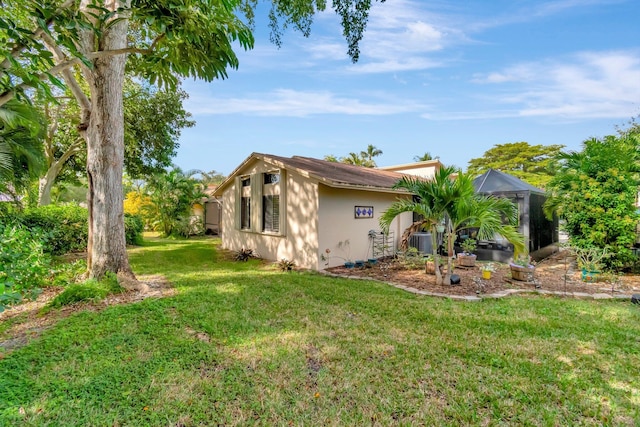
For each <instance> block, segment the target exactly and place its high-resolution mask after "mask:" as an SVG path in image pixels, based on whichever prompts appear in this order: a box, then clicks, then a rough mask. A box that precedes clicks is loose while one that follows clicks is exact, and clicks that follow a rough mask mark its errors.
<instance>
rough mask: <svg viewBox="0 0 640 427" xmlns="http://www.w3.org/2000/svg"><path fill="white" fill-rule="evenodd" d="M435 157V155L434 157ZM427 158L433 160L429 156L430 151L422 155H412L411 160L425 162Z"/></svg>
mask: <svg viewBox="0 0 640 427" xmlns="http://www.w3.org/2000/svg"><path fill="white" fill-rule="evenodd" d="M436 159H437V157H436ZM427 160H433V157H432V156H431V153H429V152H428V151H427V152H426V153H424V154H423V155H422V156H414V157H413V161H415V162H426V161H427Z"/></svg>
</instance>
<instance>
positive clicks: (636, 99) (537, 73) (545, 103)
mask: <svg viewBox="0 0 640 427" xmlns="http://www.w3.org/2000/svg"><path fill="white" fill-rule="evenodd" d="M473 82H475V83H480V84H483V85H485V86H486V87H491V88H495V90H493V91H492V95H491V96H485V101H486V103H487V104H488V105H494V106H496V108H494V109H493V110H492V109H491V108H489V109H486V110H483V111H481V112H478V113H469V112H460V113H446V114H443V115H441V116H440V117H439V118H440V119H442V118H444V117H445V116H446V118H448V119H456V120H457V119H460V118H472V117H474V116H475V117H477V118H498V117H509V116H510V117H523V116H528V117H530V116H547V117H554V118H561V119H585V118H629V117H631V116H634V115H636V114H637V113H638V110H639V108H640V85H638V82H640V57H639V55H638V52H630V51H608V52H586V53H581V54H577V55H575V56H574V57H572V58H569V59H568V60H566V61H565V62H559V61H558V60H553V61H546V62H541V63H534V62H531V63H525V64H518V65H515V66H512V67H509V68H506V69H505V70H502V71H496V72H491V73H488V74H486V75H484V76H482V75H477V76H475V77H474V79H473ZM505 105H511V106H512V108H511V109H508V110H505V108H504V107H505ZM509 111H510V113H509ZM424 117H426V118H432V119H435V118H438V117H436V116H433V115H428V116H424Z"/></svg>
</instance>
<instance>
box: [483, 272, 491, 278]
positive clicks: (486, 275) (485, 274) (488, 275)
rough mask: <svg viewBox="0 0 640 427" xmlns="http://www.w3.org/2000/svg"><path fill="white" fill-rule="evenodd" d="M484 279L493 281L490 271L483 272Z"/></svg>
mask: <svg viewBox="0 0 640 427" xmlns="http://www.w3.org/2000/svg"><path fill="white" fill-rule="evenodd" d="M482 278H483V279H485V280H489V279H491V271H490V270H482Z"/></svg>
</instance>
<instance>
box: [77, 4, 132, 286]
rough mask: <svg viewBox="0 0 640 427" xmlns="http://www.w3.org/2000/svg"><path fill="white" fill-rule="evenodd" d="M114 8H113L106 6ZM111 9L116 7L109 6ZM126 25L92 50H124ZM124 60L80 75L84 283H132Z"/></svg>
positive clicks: (101, 62)
mask: <svg viewBox="0 0 640 427" xmlns="http://www.w3.org/2000/svg"><path fill="white" fill-rule="evenodd" d="M107 3H109V6H111V7H114V3H115V2H113V3H112V2H107ZM115 6H117V4H116V5H115ZM127 26H128V23H127V20H126V19H123V20H121V21H118V22H116V23H112V24H111V25H110V26H109V27H107V28H108V29H105V30H103V32H102V34H101V37H100V38H99V40H98V50H100V51H113V50H117V49H123V48H124V47H125V46H126V35H127ZM125 61H126V55H123V54H119V55H105V56H103V57H100V58H98V59H95V60H94V61H93V65H94V66H93V68H92V69H85V70H84V71H85V76H86V77H87V81H88V83H89V88H90V91H91V118H90V120H89V124H88V128H87V130H86V133H85V137H86V141H87V178H88V181H89V194H88V196H87V203H88V208H89V241H88V247H87V251H88V253H87V265H88V271H89V277H95V278H100V277H102V276H103V275H104V274H105V273H106V272H108V271H109V272H113V273H116V274H118V275H124V276H128V277H132V278H133V277H134V275H133V272H132V271H131V267H130V266H129V258H128V255H127V248H126V241H125V232H124V207H123V197H124V196H123V186H122V173H123V167H124V114H123V106H122V91H123V86H124V66H125Z"/></svg>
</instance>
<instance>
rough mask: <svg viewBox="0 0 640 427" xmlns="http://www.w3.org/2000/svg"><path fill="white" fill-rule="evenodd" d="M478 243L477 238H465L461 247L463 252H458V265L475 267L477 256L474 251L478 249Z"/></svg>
mask: <svg viewBox="0 0 640 427" xmlns="http://www.w3.org/2000/svg"><path fill="white" fill-rule="evenodd" d="M477 246H478V243H477V242H476V240H475V239H470V238H467V239H464V241H463V242H462V244H461V245H460V247H461V248H462V252H461V253H459V254H458V265H460V266H463V267H473V266H474V265H476V258H477V256H476V255H475V254H474V253H473V251H475V250H476V247H477Z"/></svg>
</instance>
